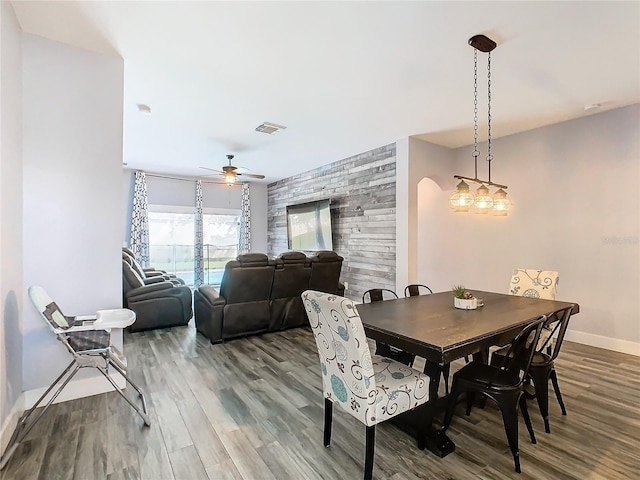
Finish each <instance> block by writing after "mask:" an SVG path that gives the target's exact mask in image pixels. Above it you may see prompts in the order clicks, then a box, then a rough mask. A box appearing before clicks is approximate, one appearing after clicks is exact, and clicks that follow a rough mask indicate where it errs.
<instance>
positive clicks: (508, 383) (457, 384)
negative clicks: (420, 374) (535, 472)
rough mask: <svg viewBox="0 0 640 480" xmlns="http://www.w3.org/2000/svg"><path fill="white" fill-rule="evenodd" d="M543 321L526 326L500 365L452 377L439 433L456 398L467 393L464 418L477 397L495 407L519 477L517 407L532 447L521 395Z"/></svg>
mask: <svg viewBox="0 0 640 480" xmlns="http://www.w3.org/2000/svg"><path fill="white" fill-rule="evenodd" d="M546 319H547V317H546V316H544V315H543V316H542V317H540V318H538V319H537V320H535V321H534V322H532V323H531V324H529V325H528V326H526V327H525V328H524V329H523V330H522V331H521V332H520V333H519V334H518V335H517V336H516V338H515V339H514V340H513V341H512V342H511V345H510V346H509V352H508V353H509V354H508V355H506V356H505V357H502V358H503V359H504V362H503V363H502V364H501V365H487V364H485V363H480V362H477V361H473V362H471V363H469V364H467V365H465V366H464V367H462V368H461V369H460V370H458V371H457V372H456V373H455V374H454V375H453V385H452V387H451V396H450V398H449V401H448V402H449V403H448V405H447V412H446V414H445V417H444V421H443V425H442V431H441V432H442V433H443V434H444V432H446V430H447V429H448V428H449V425H451V419H452V418H453V412H454V410H455V407H456V402H457V400H458V397H459V396H460V395H461V394H462V393H467V415H470V413H471V405H472V404H473V401H474V398H475V394H476V393H480V394H482V395H483V396H484V397H487V398H490V399H492V400H493V401H495V402H496V403H497V404H498V407H500V411H501V412H502V418H503V421H504V429H505V432H506V434H507V440H508V442H509V447H510V449H511V453H512V455H513V461H514V464H515V470H516V472H518V473H520V452H519V450H518V405H520V410H522V417H523V418H524V421H525V424H526V425H527V430H528V431H529V436H530V437H531V442H532V443H536V437H535V434H534V433H533V427H532V426H531V419H530V418H529V412H528V411H527V400H526V396H525V395H524V389H525V383H526V379H527V375H528V374H529V367H530V366H531V362H532V360H533V355H534V354H535V352H536V345H537V344H538V339H539V338H540V332H541V331H542V326H543V324H544V322H545V321H546Z"/></svg>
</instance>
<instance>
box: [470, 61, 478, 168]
mask: <svg viewBox="0 0 640 480" xmlns="http://www.w3.org/2000/svg"><path fill="white" fill-rule="evenodd" d="M471 155H473V163H474V164H475V169H476V171H475V176H474V177H473V178H478V157H479V156H480V151H479V150H478V49H477V48H474V49H473V153H472V154H471Z"/></svg>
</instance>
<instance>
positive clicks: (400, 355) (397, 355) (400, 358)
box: [362, 288, 416, 367]
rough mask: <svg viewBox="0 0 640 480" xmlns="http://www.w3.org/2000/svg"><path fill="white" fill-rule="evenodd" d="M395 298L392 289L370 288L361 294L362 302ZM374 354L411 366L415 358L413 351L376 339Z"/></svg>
mask: <svg viewBox="0 0 640 480" xmlns="http://www.w3.org/2000/svg"><path fill="white" fill-rule="evenodd" d="M397 298H398V295H397V294H396V292H394V291H393V290H389V289H388V288H372V289H370V290H367V291H366V292H364V293H363V294H362V303H373V302H382V301H384V300H396V299H397ZM376 355H382V356H383V357H389V358H393V359H394V360H396V361H397V362H400V363H404V364H405V365H409V366H410V367H411V366H413V362H414V361H415V359H416V356H415V355H414V354H413V353H408V352H404V351H402V350H400V349H399V348H396V347H392V346H391V345H387V344H385V343H381V342H378V341H376Z"/></svg>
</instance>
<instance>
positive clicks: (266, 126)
mask: <svg viewBox="0 0 640 480" xmlns="http://www.w3.org/2000/svg"><path fill="white" fill-rule="evenodd" d="M286 128H287V127H285V126H283V125H276V124H275V123H269V122H264V123H263V124H262V125H258V126H257V127H256V132H262V133H268V134H269V135H272V134H274V133H276V132H279V131H280V130H285V129H286Z"/></svg>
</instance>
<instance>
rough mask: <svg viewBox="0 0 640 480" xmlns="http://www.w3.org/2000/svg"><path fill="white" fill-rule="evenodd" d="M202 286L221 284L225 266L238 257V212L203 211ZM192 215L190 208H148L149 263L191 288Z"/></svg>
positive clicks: (156, 206)
mask: <svg viewBox="0 0 640 480" xmlns="http://www.w3.org/2000/svg"><path fill="white" fill-rule="evenodd" d="M202 220H203V232H202V233H203V235H202V238H203V250H202V255H203V260H204V283H206V284H209V285H220V281H221V279H222V274H223V273H224V266H225V264H226V263H227V262H228V261H229V260H232V259H234V258H236V256H237V255H238V239H239V221H240V212H239V211H235V210H224V211H222V210H216V209H205V211H204V213H203V215H202ZM194 244H195V213H194V211H193V208H191V207H171V206H163V205H149V264H150V265H151V266H152V267H155V268H158V269H162V270H166V271H167V272H169V273H173V274H175V275H177V276H178V277H180V278H182V279H183V280H184V281H185V283H186V284H187V285H190V286H193V285H194V277H195V275H194V268H195V260H194V253H195V248H194Z"/></svg>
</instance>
